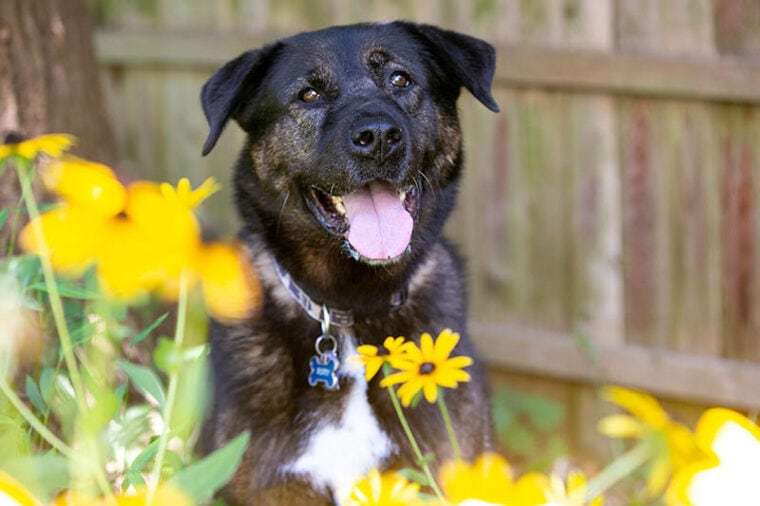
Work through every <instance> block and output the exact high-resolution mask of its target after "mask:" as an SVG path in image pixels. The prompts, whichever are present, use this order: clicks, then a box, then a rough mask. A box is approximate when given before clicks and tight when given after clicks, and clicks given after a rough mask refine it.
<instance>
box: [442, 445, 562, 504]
mask: <svg viewBox="0 0 760 506" xmlns="http://www.w3.org/2000/svg"><path fill="white" fill-rule="evenodd" d="M439 482H440V484H441V488H442V489H443V493H444V495H445V497H446V500H447V501H448V503H449V504H457V505H460V504H488V505H493V504H499V505H505V506H511V505H519V506H539V505H544V504H548V498H547V496H546V490H547V489H549V487H550V483H549V478H547V477H546V476H544V475H542V474H539V473H528V474H526V475H524V476H521V477H520V478H519V479H515V475H514V472H513V470H512V467H511V466H510V465H509V463H508V462H507V461H506V460H505V459H504V458H503V457H501V456H500V455H497V454H495V453H485V454H483V455H481V456H480V457H478V458H477V459H476V460H475V462H473V463H471V464H470V463H468V462H464V461H461V460H457V461H450V462H447V463H445V464H444V465H443V466H442V467H441V470H440V473H439ZM552 504H553V503H552Z"/></svg>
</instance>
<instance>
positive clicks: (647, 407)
mask: <svg viewBox="0 0 760 506" xmlns="http://www.w3.org/2000/svg"><path fill="white" fill-rule="evenodd" d="M602 396H603V397H604V398H605V399H606V400H607V401H609V402H612V403H613V404H617V405H618V406H620V407H621V408H623V409H625V410H627V411H628V412H629V413H631V414H632V415H633V416H635V417H636V418H638V419H639V420H641V421H642V422H644V423H646V424H647V425H651V426H652V427H655V428H662V427H663V426H664V425H665V423H666V422H667V421H668V420H670V417H669V416H668V414H667V413H666V412H665V410H664V409H662V406H660V403H659V402H657V400H656V399H655V398H654V397H652V396H651V395H649V394H646V393H644V392H640V391H637V390H631V389H628V388H623V387H618V386H609V387H606V388H605V389H604V390H603V392H602Z"/></svg>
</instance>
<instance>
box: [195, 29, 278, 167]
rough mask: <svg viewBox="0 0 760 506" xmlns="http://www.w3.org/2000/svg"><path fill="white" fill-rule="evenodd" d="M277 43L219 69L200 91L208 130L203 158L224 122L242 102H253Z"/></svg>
mask: <svg viewBox="0 0 760 506" xmlns="http://www.w3.org/2000/svg"><path fill="white" fill-rule="evenodd" d="M278 47H279V44H276V43H275V44H270V45H268V46H264V47H263V48H260V49H254V50H251V51H247V52H245V53H243V54H241V55H240V56H238V57H237V58H235V59H234V60H231V61H229V62H227V63H225V64H224V66H222V68H220V69H219V70H217V71H216V73H215V74H214V75H213V76H211V79H209V80H208V81H207V82H206V84H204V85H203V89H202V90H201V105H202V106H203V113H204V114H205V115H206V120H207V121H208V125H209V128H210V131H209V134H208V137H207V138H206V143H205V144H204V145H203V156H206V155H207V154H209V152H210V151H211V150H212V149H214V146H215V145H216V141H217V140H218V139H219V136H220V135H221V134H222V130H224V127H225V125H227V121H229V119H230V118H233V117H235V114H236V112H237V111H238V109H239V108H240V106H241V105H242V104H243V103H246V102H249V101H251V100H254V99H255V96H256V93H257V91H258V89H259V84H260V83H261V81H262V79H263V78H264V76H265V75H266V72H267V68H268V67H269V64H270V63H271V61H272V60H273V58H274V55H275V53H276V52H277V48H278Z"/></svg>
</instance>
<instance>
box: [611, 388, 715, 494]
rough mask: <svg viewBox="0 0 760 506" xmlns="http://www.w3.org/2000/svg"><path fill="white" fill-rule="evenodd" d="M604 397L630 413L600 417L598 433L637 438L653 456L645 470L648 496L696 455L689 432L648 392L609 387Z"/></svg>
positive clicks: (661, 489)
mask: <svg viewBox="0 0 760 506" xmlns="http://www.w3.org/2000/svg"><path fill="white" fill-rule="evenodd" d="M603 397H604V398H605V399H606V400H607V401H609V402H611V403H613V404H616V405H618V406H620V407H621V408H623V409H625V410H626V411H628V412H629V413H630V415H624V414H619V415H611V416H608V417H606V418H604V419H602V420H601V421H600V422H599V430H600V432H602V434H604V435H606V436H608V437H612V438H631V439H637V440H639V441H642V442H645V443H647V444H649V445H650V446H651V449H652V453H653V458H652V460H651V463H650V468H649V471H648V473H647V474H648V479H647V493H648V494H649V495H650V496H655V495H658V494H660V493H661V492H662V491H663V490H664V489H665V486H666V485H667V484H668V480H669V479H670V477H671V476H673V474H674V473H675V472H677V471H679V470H680V469H682V468H683V467H684V466H685V465H686V464H688V463H689V462H691V461H693V460H694V458H696V457H698V456H699V454H700V451H699V449H698V448H697V445H696V442H695V440H694V435H693V434H692V433H691V431H690V430H689V429H688V428H687V427H685V426H684V425H682V424H680V423H677V422H675V421H673V420H672V419H671V418H670V416H669V415H668V414H667V413H666V412H665V410H664V409H663V408H662V406H660V404H659V403H658V402H657V400H656V399H655V398H654V397H652V396H651V395H649V394H646V393H644V392H639V391H636V390H630V389H627V388H622V387H617V386H611V387H607V388H605V389H604V391H603Z"/></svg>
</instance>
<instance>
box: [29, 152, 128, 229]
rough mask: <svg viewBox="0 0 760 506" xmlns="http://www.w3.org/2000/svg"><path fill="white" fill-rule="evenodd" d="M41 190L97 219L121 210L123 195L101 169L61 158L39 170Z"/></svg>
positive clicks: (109, 174) (116, 182)
mask: <svg viewBox="0 0 760 506" xmlns="http://www.w3.org/2000/svg"><path fill="white" fill-rule="evenodd" d="M41 175H42V181H43V183H45V186H46V187H47V188H48V189H49V190H51V191H54V192H55V193H57V194H58V195H60V196H61V197H62V198H63V200H64V201H65V202H67V203H68V204H71V205H74V206H81V207H84V208H86V209H87V211H88V212H91V213H96V214H97V215H99V216H106V217H109V216H116V215H117V214H119V213H120V212H122V211H123V210H124V204H125V203H126V200H127V191H126V190H125V188H124V185H122V184H121V183H120V182H119V180H118V179H116V174H114V172H113V171H112V170H111V169H109V168H108V167H106V166H105V165H102V164H99V163H95V162H90V161H88V160H83V159H81V158H77V157H75V156H70V155H69V156H64V157H62V158H60V159H57V160H53V161H52V162H51V163H50V164H48V165H47V166H45V167H44V168H43V169H42V170H41Z"/></svg>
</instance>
